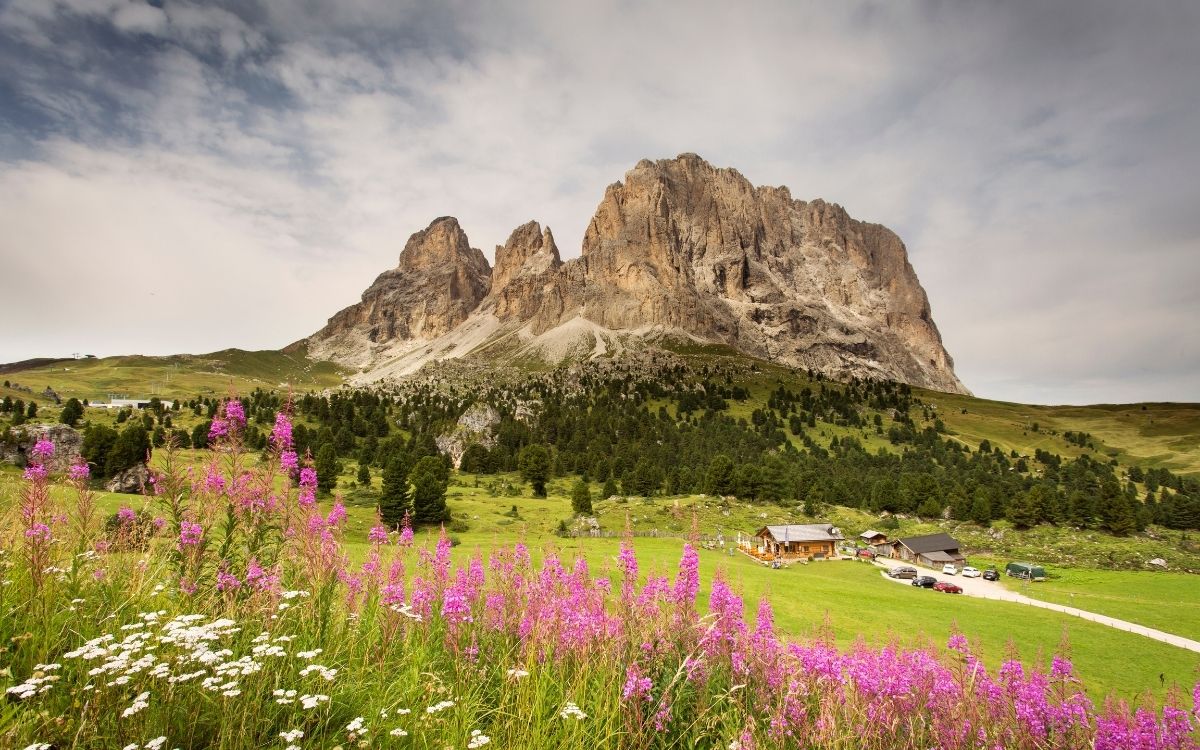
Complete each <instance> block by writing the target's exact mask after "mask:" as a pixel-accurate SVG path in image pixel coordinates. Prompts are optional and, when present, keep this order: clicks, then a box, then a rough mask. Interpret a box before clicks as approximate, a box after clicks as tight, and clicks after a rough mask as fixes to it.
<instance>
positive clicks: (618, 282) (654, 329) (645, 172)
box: [297, 154, 968, 393]
mask: <svg viewBox="0 0 1200 750" xmlns="http://www.w3.org/2000/svg"><path fill="white" fill-rule="evenodd" d="M495 258H496V263H495V267H494V268H493V267H491V266H489V265H488V263H487V259H486V258H485V257H484V255H483V253H482V252H481V251H479V250H478V249H475V248H472V247H471V246H470V243H469V241H468V239H467V236H466V233H465V232H464V231H463V229H462V227H461V226H459V224H458V221H457V220H456V219H454V218H453V217H440V218H438V219H435V220H434V221H433V222H432V223H431V224H430V225H429V226H428V227H427V228H426V229H424V230H422V231H420V232H417V233H415V234H414V235H413V236H412V237H411V238H410V239H409V240H408V242H407V243H406V245H405V248H404V250H403V252H401V254H400V260H399V263H398V265H397V267H396V268H394V269H391V270H389V271H385V272H384V273H383V274H381V275H380V276H379V277H378V278H377V279H376V280H375V282H374V283H373V284H372V285H371V286H370V287H368V289H367V290H366V291H365V292H364V293H363V296H362V300H361V301H360V302H358V303H355V304H353V305H350V306H349V307H347V308H345V309H343V310H341V311H340V312H338V313H337V314H335V315H334V316H333V317H331V318H330V319H329V322H328V324H327V325H326V326H325V327H323V328H322V329H321V330H319V331H317V332H316V333H314V334H313V335H312V336H309V337H308V338H306V339H303V340H302V341H301V342H297V344H300V343H304V344H307V345H308V347H309V350H310V351H311V352H312V354H313V356H316V357H318V358H326V359H330V360H333V361H335V362H338V363H339V364H342V365H344V366H347V367H351V368H356V369H358V370H359V374H358V375H357V376H355V379H357V380H359V381H368V382H369V381H373V380H380V379H384V378H387V377H390V376H398V375H405V374H409V373H411V372H413V371H415V370H416V369H419V367H421V366H422V365H423V364H424V363H426V362H428V361H432V360H436V359H443V358H456V357H462V356H468V355H472V354H474V355H476V356H483V355H482V352H483V351H484V350H490V351H491V354H489V355H488V356H496V352H498V351H503V352H505V354H504V355H503V356H509V357H537V358H541V359H544V360H547V361H559V360H562V359H566V358H570V357H589V356H598V355H601V354H605V353H608V352H611V351H613V350H614V349H621V348H624V347H635V346H641V345H644V344H645V342H646V340H647V338H650V339H653V338H655V337H658V336H662V335H671V336H678V337H681V338H685V339H692V340H695V341H707V342H714V343H724V344H728V345H730V346H733V347H734V348H736V349H738V350H740V351H742V352H745V353H746V354H750V355H753V356H756V357H761V358H763V359H767V360H770V361H774V362H779V363H781V364H786V365H790V366H794V367H803V368H808V369H812V370H815V371H818V372H821V373H823V374H826V375H829V376H832V377H840V378H849V377H863V378H872V379H887V380H896V381H900V382H906V383H910V384H912V385H917V386H922V387H928V388H932V389H935V390H941V391H947V392H953V393H967V392H968V391H967V389H966V388H965V386H963V384H962V383H961V382H960V381H959V380H958V378H957V377H956V376H955V374H954V370H953V360H952V359H951V357H950V355H949V353H947V352H946V350H945V347H944V346H943V344H942V341H941V335H940V333H939V332H938V330H937V326H936V325H935V324H934V322H933V318H932V314H931V311H930V308H929V302H928V298H927V296H926V294H925V291H924V289H923V288H922V287H921V285H920V282H919V280H918V279H917V276H916V272H915V271H914V270H913V268H912V266H911V264H910V263H909V261H908V255H907V249H906V248H905V246H904V243H903V242H902V241H901V240H900V238H899V237H897V236H896V235H895V233H893V232H892V231H891V230H889V229H887V228H886V227H884V226H882V225H880V224H872V223H869V222H862V221H858V220H855V219H853V218H851V217H850V216H849V214H848V213H847V212H846V211H845V209H843V208H842V207H841V206H839V205H837V204H835V203H827V202H825V201H823V200H820V199H816V200H813V201H802V200H793V199H792V197H791V193H790V191H789V190H788V188H786V187H771V186H754V185H752V184H751V183H750V182H749V180H747V179H746V178H745V177H744V176H742V175H741V173H740V172H738V171H737V170H735V169H730V168H717V167H714V166H712V165H711V164H709V163H708V162H706V161H704V160H703V159H701V158H700V157H699V156H697V155H695V154H682V155H680V156H678V157H676V158H675V159H665V160H659V161H649V160H642V161H640V162H638V164H637V165H636V166H635V167H634V168H633V169H631V170H629V171H628V172H627V173H626V174H625V179H624V180H623V181H621V182H615V183H612V184H611V185H609V186H608V187H607V188H606V189H605V192H604V196H603V198H602V199H601V202H600V204H599V206H598V207H597V209H596V212H595V214H594V215H593V218H592V220H591V222H590V223H589V225H588V228H587V231H586V232H585V235H584V239H583V243H582V253H581V255H580V256H579V257H577V258H572V259H570V260H567V261H563V260H562V258H561V255H560V253H559V250H558V247H557V245H556V244H555V241H554V237H553V233H552V232H551V231H550V228H549V227H542V225H541V224H540V223H538V222H537V221H529V222H526V223H525V224H523V225H521V226H520V227H517V229H515V230H514V231H513V232H512V234H511V235H510V236H509V238H508V240H507V241H506V242H505V244H504V245H501V246H497V248H496V255H495ZM497 342H503V345H502V346H496V344H497Z"/></svg>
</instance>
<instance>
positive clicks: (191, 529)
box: [179, 521, 204, 548]
mask: <svg viewBox="0 0 1200 750" xmlns="http://www.w3.org/2000/svg"><path fill="white" fill-rule="evenodd" d="M203 536H204V527H203V526H201V525H200V524H198V523H194V522H192V521H184V522H183V523H181V524H179V546H180V547H181V548H182V547H189V546H193V545H196V544H199V543H200V539H201V537H203Z"/></svg>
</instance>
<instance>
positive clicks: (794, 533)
mask: <svg viewBox="0 0 1200 750" xmlns="http://www.w3.org/2000/svg"><path fill="white" fill-rule="evenodd" d="M766 534H770V535H771V538H772V539H774V540H775V541H777V542H782V541H785V540H786V541H789V542H840V541H842V540H843V539H844V538H845V537H843V536H842V532H841V530H840V529H838V528H837V527H836V526H834V525H833V524H831V523H793V524H787V525H786V526H764V527H763V528H761V529H759V530H758V532H757V533H756V534H755V536H764V535H766Z"/></svg>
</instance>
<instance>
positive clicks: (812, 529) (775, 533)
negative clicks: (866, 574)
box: [754, 523, 844, 560]
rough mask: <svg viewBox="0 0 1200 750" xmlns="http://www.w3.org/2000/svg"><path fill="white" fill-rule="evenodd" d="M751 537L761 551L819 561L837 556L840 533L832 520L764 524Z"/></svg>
mask: <svg viewBox="0 0 1200 750" xmlns="http://www.w3.org/2000/svg"><path fill="white" fill-rule="evenodd" d="M754 536H755V537H756V538H757V540H758V543H759V545H760V549H761V550H762V551H763V552H766V553H769V554H772V555H775V556H776V557H779V558H782V559H784V560H801V559H808V560H822V559H828V558H831V557H837V546H838V543H839V542H841V541H843V540H844V537H842V532H841V531H839V530H838V529H837V527H836V526H834V525H833V524H831V523H794V524H788V525H786V526H764V527H762V528H761V529H759V530H758V531H757V532H756V533H755V534H754Z"/></svg>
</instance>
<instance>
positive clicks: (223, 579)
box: [217, 570, 242, 591]
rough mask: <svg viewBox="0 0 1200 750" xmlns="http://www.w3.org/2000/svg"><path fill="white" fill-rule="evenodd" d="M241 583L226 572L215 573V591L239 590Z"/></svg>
mask: <svg viewBox="0 0 1200 750" xmlns="http://www.w3.org/2000/svg"><path fill="white" fill-rule="evenodd" d="M241 586H242V582H241V581H240V580H239V579H238V577H237V576H235V575H230V574H229V573H228V572H227V571H224V570H221V571H217V591H235V590H237V589H239V588H241Z"/></svg>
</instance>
